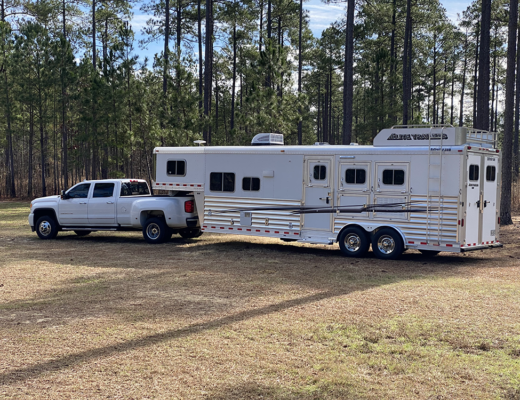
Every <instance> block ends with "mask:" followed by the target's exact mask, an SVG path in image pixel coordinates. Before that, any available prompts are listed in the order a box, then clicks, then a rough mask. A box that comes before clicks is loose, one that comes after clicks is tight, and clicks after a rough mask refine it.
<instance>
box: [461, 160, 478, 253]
mask: <svg viewBox="0 0 520 400" xmlns="http://www.w3.org/2000/svg"><path fill="white" fill-rule="evenodd" d="M480 164H481V156H480V155H478V154H468V163H467V171H466V174H467V176H466V178H467V179H466V182H467V184H466V202H467V205H466V218H465V219H466V224H465V225H466V244H468V245H471V246H475V245H477V244H480V243H481V241H480V232H481V230H480V197H481V196H480V195H481V187H482V185H481V179H480V178H481V175H482V174H481V165H480Z"/></svg>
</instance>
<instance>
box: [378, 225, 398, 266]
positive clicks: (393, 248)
mask: <svg viewBox="0 0 520 400" xmlns="http://www.w3.org/2000/svg"><path fill="white" fill-rule="evenodd" d="M372 251H373V252H374V255H375V256H376V257H377V258H380V259H382V260H396V259H398V258H399V257H400V256H401V254H403V251H404V244H403V239H402V238H401V235H399V233H398V232H396V231H395V230H394V229H392V228H382V229H380V230H378V231H377V232H376V233H375V234H374V236H372Z"/></svg>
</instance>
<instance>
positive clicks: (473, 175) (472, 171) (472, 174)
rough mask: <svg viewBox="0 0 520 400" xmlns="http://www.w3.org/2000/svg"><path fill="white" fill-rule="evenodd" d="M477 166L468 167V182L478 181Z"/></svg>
mask: <svg viewBox="0 0 520 400" xmlns="http://www.w3.org/2000/svg"><path fill="white" fill-rule="evenodd" d="M478 172H479V171H478V165H470V166H469V180H470V181H478Z"/></svg>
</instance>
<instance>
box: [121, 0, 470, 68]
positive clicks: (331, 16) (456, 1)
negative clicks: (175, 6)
mask: <svg viewBox="0 0 520 400" xmlns="http://www.w3.org/2000/svg"><path fill="white" fill-rule="evenodd" d="M440 3H441V4H442V5H443V6H444V8H445V9H446V13H447V15H448V18H450V19H451V20H452V21H453V23H457V13H460V14H462V11H464V10H465V9H466V8H467V7H468V6H469V5H470V3H471V1H470V0H440ZM345 5H346V3H345V4H325V3H323V2H322V1H321V0H309V1H305V0H304V3H303V8H304V9H306V10H308V12H309V19H310V27H311V30H312V33H313V34H314V36H315V37H320V36H321V32H322V31H323V30H325V29H326V28H327V27H328V26H330V24H331V23H333V22H334V21H336V20H338V19H339V18H341V17H342V16H343V15H344V14H345V10H346V8H345ZM148 18H149V16H147V15H143V14H142V12H141V11H140V10H139V6H137V7H135V8H134V16H133V18H132V21H131V24H132V28H133V29H134V32H135V34H136V39H138V40H140V39H142V38H143V36H142V34H141V30H142V28H144V26H145V25H146V20H147V19H148ZM163 46H164V44H163V43H162V42H158V43H151V44H149V45H148V46H147V49H139V50H137V49H136V52H137V53H138V54H140V55H141V56H147V57H148V58H149V59H152V58H153V55H154V54H155V53H159V52H160V51H161V50H162V49H163Z"/></svg>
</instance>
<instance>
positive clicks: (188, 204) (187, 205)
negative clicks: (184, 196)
mask: <svg viewBox="0 0 520 400" xmlns="http://www.w3.org/2000/svg"><path fill="white" fill-rule="evenodd" d="M184 211H185V212H187V213H188V214H191V213H192V212H194V211H195V200H188V201H185V202H184Z"/></svg>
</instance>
